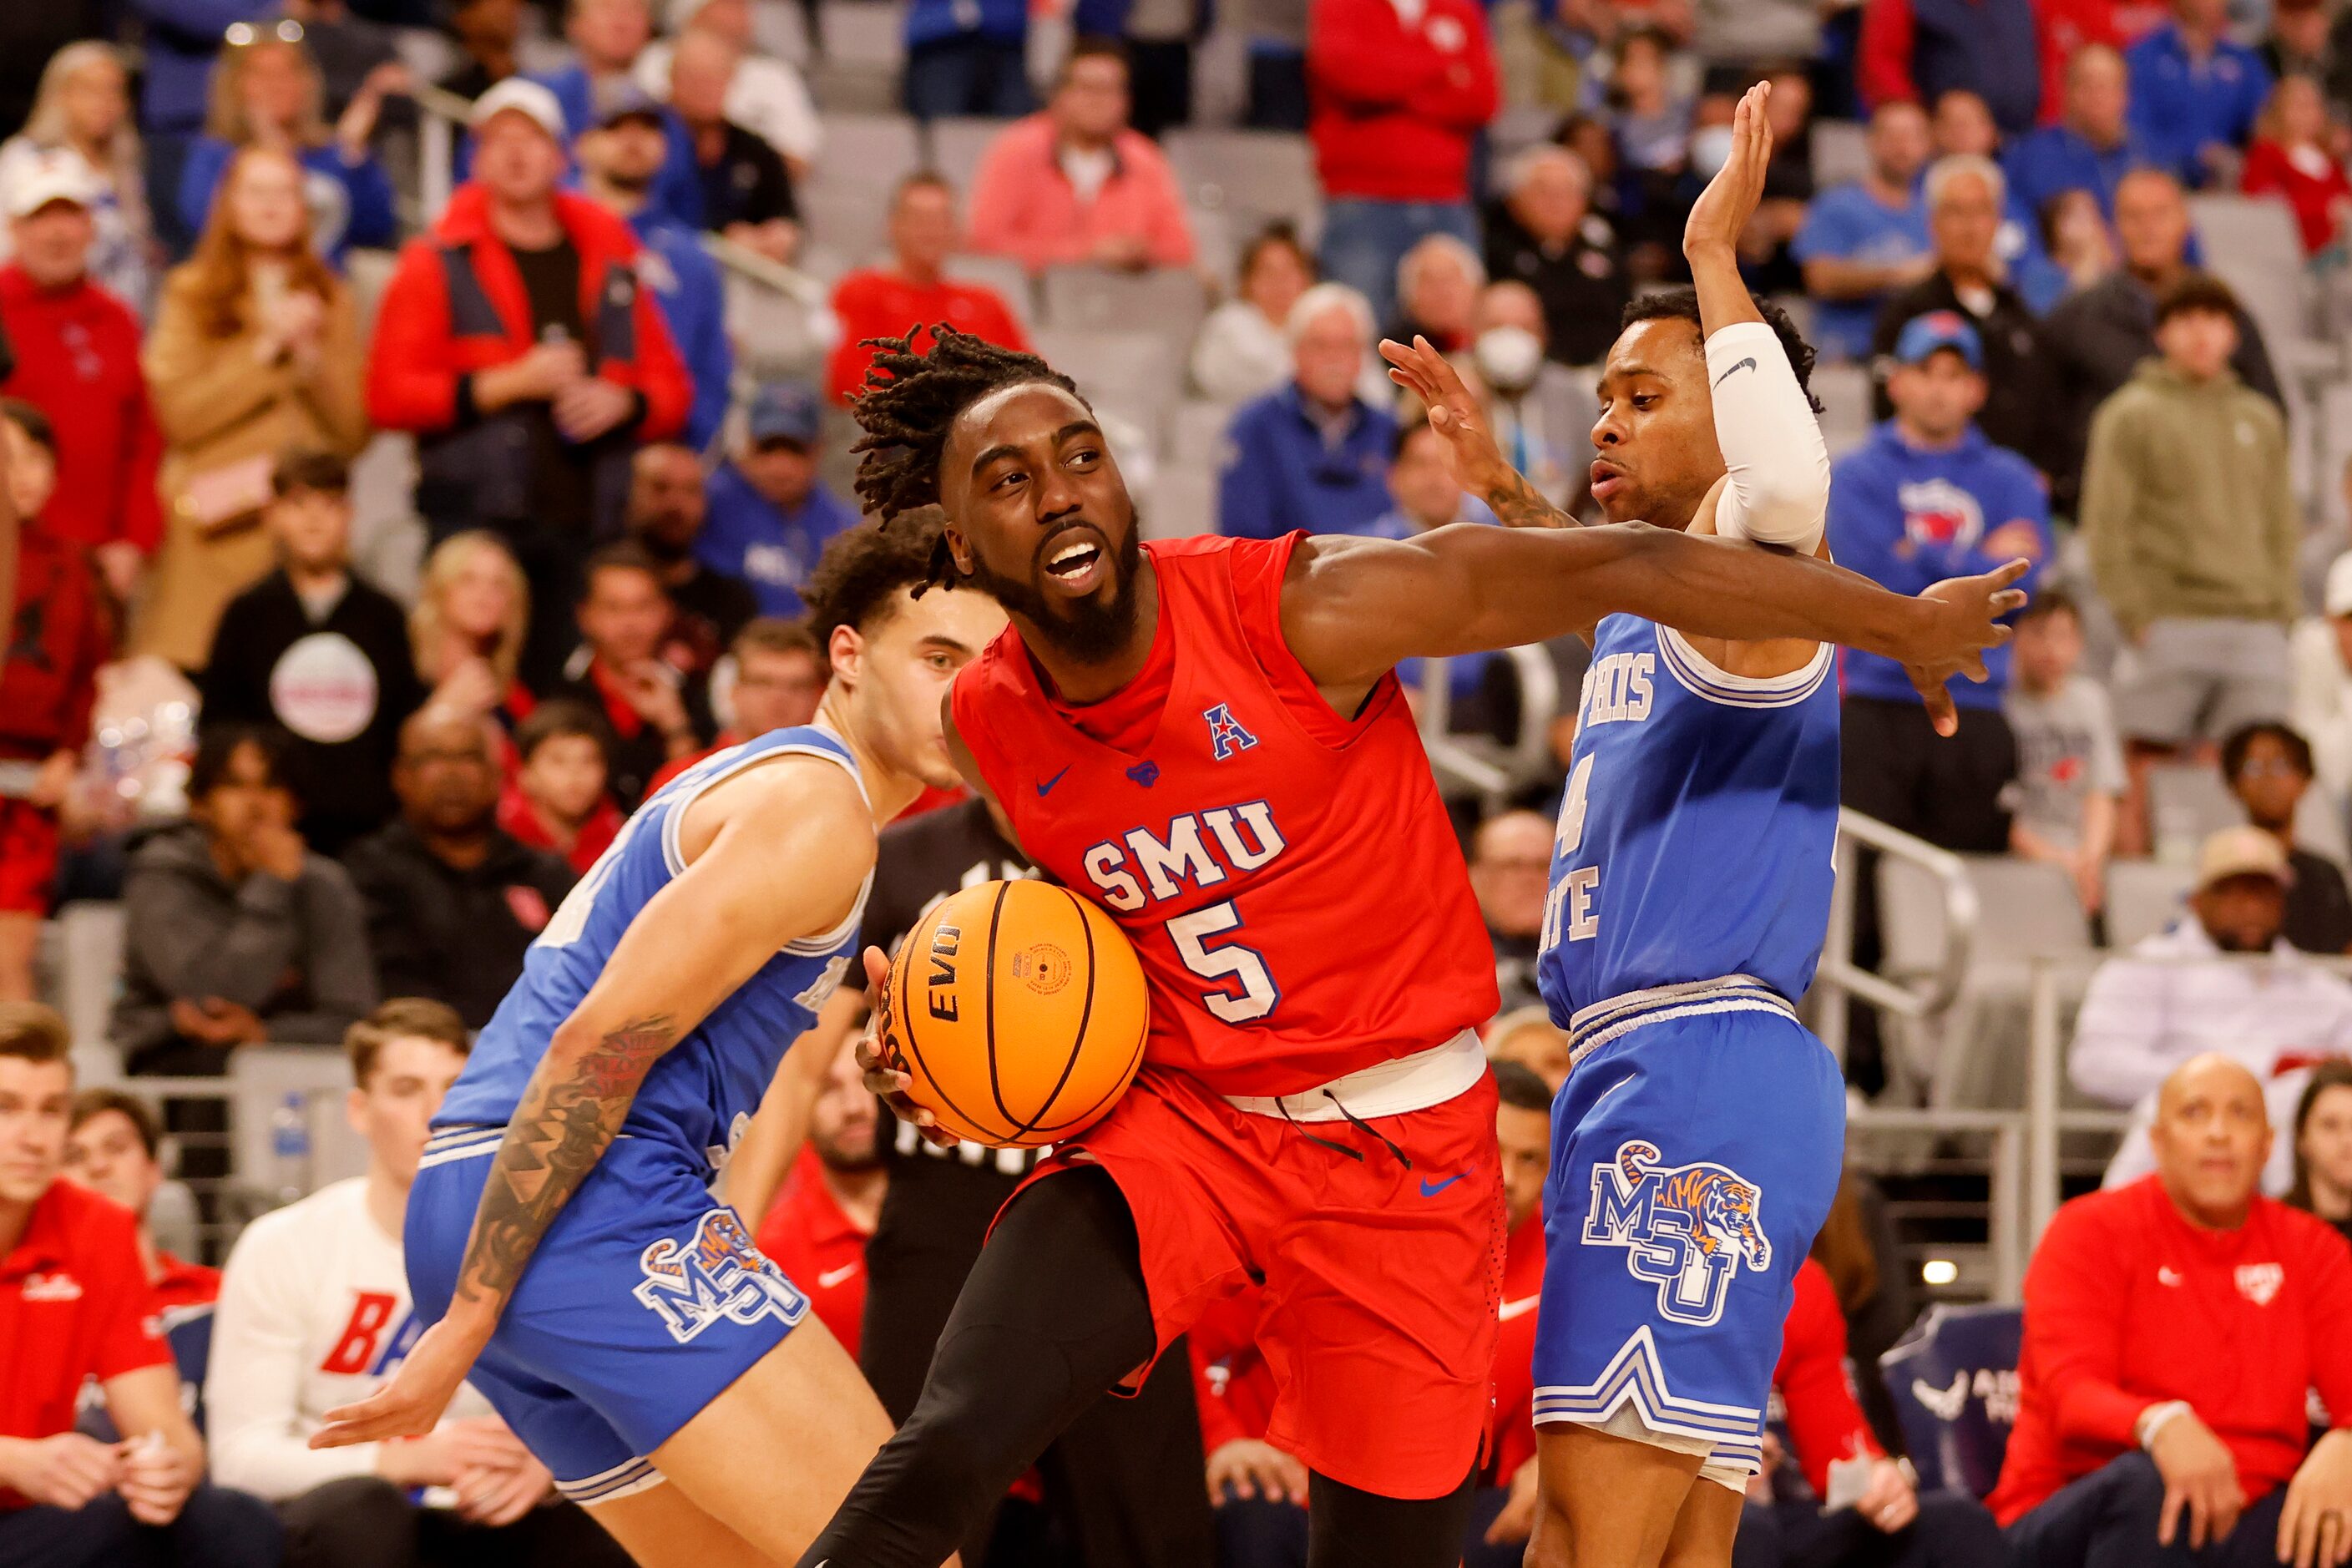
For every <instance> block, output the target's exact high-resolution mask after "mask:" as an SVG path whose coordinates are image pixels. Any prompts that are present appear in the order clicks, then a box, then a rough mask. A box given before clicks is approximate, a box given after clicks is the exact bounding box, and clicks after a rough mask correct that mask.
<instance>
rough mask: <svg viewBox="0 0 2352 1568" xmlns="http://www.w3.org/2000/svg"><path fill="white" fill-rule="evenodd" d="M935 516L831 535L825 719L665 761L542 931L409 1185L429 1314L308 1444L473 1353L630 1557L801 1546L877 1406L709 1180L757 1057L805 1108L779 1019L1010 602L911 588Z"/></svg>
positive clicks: (791, 1015)
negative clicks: (383, 1371) (697, 758)
mask: <svg viewBox="0 0 2352 1568" xmlns="http://www.w3.org/2000/svg"><path fill="white" fill-rule="evenodd" d="M936 538H937V530H936V527H934V528H933V529H932V530H930V531H925V530H922V529H919V528H917V529H888V530H885V529H878V528H870V529H858V530H856V531H852V532H851V533H848V534H845V535H844V536H842V537H841V538H840V539H838V540H836V541H835V542H834V543H833V544H832V546H831V547H830V548H828V550H827V551H826V552H825V555H824V560H823V561H822V562H821V563H819V565H818V568H817V571H816V573H815V574H814V577H813V578H812V579H811V582H810V584H809V586H808V589H807V601H808V604H809V607H810V615H811V617H812V629H814V631H815V632H816V633H817V635H818V636H819V637H822V638H824V639H825V643H826V647H827V651H828V653H829V655H830V658H831V661H832V667H833V679H832V684H831V685H830V687H829V688H828V689H827V690H826V692H825V697H824V705H823V706H822V707H821V708H820V709H819V710H818V713H817V718H816V721H815V722H814V723H813V724H810V725H807V726H804V727H802V728H797V729H789V730H776V731H770V732H769V733H767V734H765V735H762V736H761V737H759V738H758V739H756V740H753V741H750V742H745V743H744V744H742V745H740V746H735V747H731V748H730V749H728V750H726V751H723V752H719V753H718V754H716V755H715V756H712V757H710V758H709V759H707V760H706V761H704V762H702V763H698V764H696V765H695V766H694V767H692V768H690V769H688V771H687V772H686V773H682V774H680V775H679V776H678V777H677V778H676V779H675V780H673V781H671V782H670V783H669V784H667V785H665V786H664V787H663V788H661V789H660V790H658V791H656V793H655V794H654V795H652V797H651V798H649V799H648V800H647V801H646V803H645V805H643V806H641V807H640V808H639V809H638V811H637V814H636V815H635V816H633V817H632V818H630V820H629V822H628V825H627V826H625V827H624V828H623V829H622V831H621V834H620V837H617V838H615V839H614V842H613V844H612V847H610V848H608V849H607V850H606V851H605V852H604V855H603V856H602V857H601V858H599V859H598V860H597V862H596V864H595V865H594V866H593V867H591V868H589V871H588V873H587V875H586V876H584V877H583V878H582V879H581V881H580V884H579V886H578V887H577V888H575V889H573V890H572V894H571V895H570V897H568V898H567V899H565V900H564V902H563V904H562V908H560V909H559V910H556V912H555V915H554V917H553V918H552V919H551V920H550V921H548V924H547V928H546V929H545V930H544V931H541V933H540V936H539V939H538V941H537V942H534V943H533V944H532V946H531V949H530V953H529V956H528V957H527V958H526V960H525V962H524V966H523V973H522V978H521V980H520V981H519V982H518V983H517V984H516V985H515V987H514V989H513V990H512V991H511V992H509V994H508V995H507V998H506V1000H505V1001H504V1002H503V1003H501V1004H500V1005H499V1010H498V1013H497V1015H496V1016H493V1017H492V1018H491V1020H490V1022H489V1024H488V1026H486V1027H485V1028H484V1029H483V1030H482V1032H481V1036H480V1038H479V1040H478V1042H477V1044H476V1045H475V1047H474V1051H473V1055H472V1058H470V1060H469V1061H468V1062H467V1066H466V1069H465V1072H464V1073H463V1075H462V1076H460V1077H459V1079H457V1083H456V1085H455V1086H454V1087H453V1088H452V1089H450V1091H449V1093H448V1096H447V1098H446V1100H443V1102H442V1105H441V1109H440V1110H439V1112H438V1113H437V1114H436V1116H435V1117H434V1119H433V1126H434V1129H435V1132H434V1137H433V1139H432V1142H430V1143H429V1144H428V1145H427V1146H426V1149H425V1157H424V1161H423V1164H422V1168H421V1169H420V1171H419V1173H418V1175H417V1179H416V1184H415V1187H414V1188H413V1189H412V1191H411V1194H410V1197H409V1204H408V1219H407V1232H406V1250H407V1260H408V1277H409V1283H410V1286H411V1288H412V1290H413V1292H414V1295H415V1306H416V1312H417V1316H418V1317H419V1318H421V1319H424V1320H427V1321H430V1323H431V1326H430V1327H428V1328H427V1329H426V1330H425V1332H424V1334H423V1335H422V1336H421V1337H419V1339H418V1340H417V1342H416V1344H415V1348H414V1349H413V1350H412V1351H411V1352H409V1356H408V1360H407V1361H406V1362H405V1363H404V1364H403V1365H402V1367H401V1368H400V1370H399V1372H398V1373H396V1374H395V1375H394V1378H393V1379H392V1381H391V1382H389V1383H387V1384H385V1385H384V1386H383V1388H382V1389H381V1390H379V1391H378V1392H377V1393H376V1394H373V1396H371V1397H369V1398H367V1399H364V1400H362V1401H360V1402H359V1403H357V1404H354V1405H348V1406H345V1407H344V1408H342V1409H341V1410H336V1411H331V1412H329V1422H330V1425H329V1426H328V1427H327V1428H326V1429H325V1430H323V1431H321V1432H320V1434H319V1436H316V1437H314V1438H313V1439H312V1442H313V1444H314V1445H315V1446H319V1447H333V1446H339V1445H342V1444H348V1443H357V1442H365V1441H372V1440H380V1439H385V1438H393V1437H400V1436H415V1435H417V1434H420V1433H423V1432H426V1431H429V1430H431V1428H432V1426H433V1424H434V1422H435V1421H436V1419H437V1418H438V1416H439V1415H440V1414H441V1411H442V1407H443V1406H444V1405H446V1404H447V1403H448V1400H449V1398H450V1396H451V1395H452V1394H454V1393H455V1392H456V1391H457V1386H458V1384H459V1383H460V1382H461V1381H465V1380H467V1379H468V1377H469V1374H470V1381H471V1382H472V1383H473V1384H474V1386H476V1387H477V1388H478V1389H480V1390H481V1391H482V1393H483V1394H487V1395H488V1398H489V1400H490V1403H491V1404H492V1405H495V1406H497V1408H498V1410H499V1414H500V1415H503V1416H504V1417H505V1418H506V1421H507V1424H508V1426H510V1427H512V1428H513V1429H514V1431H515V1433H516V1435H517V1436H520V1437H521V1438H522V1440H523V1441H524V1443H525V1444H527V1445H528V1446H529V1447H530V1450H531V1451H532V1453H534V1454H536V1455H537V1456H538V1457H539V1458H540V1460H541V1462H542V1463H543V1464H545V1465H546V1466H547V1467H548V1468H550V1469H551V1470H552V1471H553V1472H554V1475H555V1479H556V1481H557V1483H558V1487H559V1489H561V1490H562V1492H563V1494H564V1495H565V1496H566V1497H569V1498H571V1499H572V1500H574V1501H576V1502H579V1503H581V1504H583V1506H585V1507H586V1508H587V1510H589V1512H590V1513H591V1514H592V1515H593V1517H594V1518H595V1519H596V1521H598V1522H599V1523H600V1524H602V1525H604V1527H605V1529H607V1530H608V1531H611V1532H612V1533H613V1535H614V1537H616V1538H617V1539H618V1540H619V1541H620V1542H621V1544H622V1545H623V1546H624V1547H625V1548H626V1549H627V1550H628V1552H630V1554H631V1555H632V1556H634V1557H635V1559H636V1560H637V1562H639V1563H643V1564H646V1565H647V1568H671V1565H677V1568H734V1565H737V1564H743V1565H749V1564H752V1563H789V1562H792V1561H793V1559H794V1558H795V1557H797V1556H798V1555H799V1554H800V1553H801V1552H803V1550H804V1549H805V1548H806V1547H807V1545H808V1543H809V1542H810V1541H811V1540H812V1539H814V1536H815V1534H816V1532H817V1530H818V1528H819V1527H820V1526H822V1525H823V1523H824V1521H825V1520H826V1519H827V1518H828V1517H830V1516H831V1514H832V1512H833V1510H834V1509H835V1507H836V1506H837V1505H838V1504H839V1503H840V1501H841V1500H842V1498H843V1497H844V1496H845V1495H846V1494H847V1492H848V1490H849V1488H850V1484H851V1483H852V1482H853V1481H855V1480H856V1478H857V1474H858V1472H859V1471H860V1470H861V1469H862V1468H864V1467H865V1465H866V1461H867V1460H868V1459H870V1458H873V1457H874V1453H875V1450H876V1449H877V1448H878V1447H880V1446H881V1444H882V1442H883V1440H884V1439H886V1438H887V1437H888V1436H889V1435H890V1423H889V1421H888V1419H887V1417H886V1416H885V1415H883V1412H882V1406H881V1405H880V1404H879V1403H878V1402H877V1400H876V1398H875V1396H874V1394H873V1393H872V1392H871V1391H870V1390H869V1389H867V1387H866V1383H865V1380H864V1379H863V1378H862V1377H860V1376H859V1375H858V1372H857V1368H856V1364H855V1363H853V1362H852V1361H851V1360H850V1359H849V1357H848V1356H847V1354H845V1352H843V1350H842V1348H841V1346H840V1345H839V1344H837V1343H835V1341H834V1339H833V1337H832V1336H831V1334H829V1333H828V1332H826V1331H825V1328H824V1324H823V1323H822V1322H820V1321H817V1320H815V1319H814V1318H813V1317H809V1316H808V1315H807V1311H808V1302H807V1299H806V1297H804V1296H803V1294H802V1292H801V1291H800V1290H799V1289H797V1288H796V1287H795V1286H794V1285H793V1282H792V1281H791V1280H789V1279H786V1278H785V1277H784V1276H783V1274H782V1271H780V1270H779V1269H778V1268H776V1266H775V1265H774V1264H773V1263H772V1262H770V1261H769V1260H768V1259H767V1258H764V1257H763V1256H761V1253H760V1252H759V1250H758V1248H757V1247H754V1246H753V1245H752V1242H751V1235H750V1232H749V1230H748V1228H747V1226H746V1225H745V1223H744V1221H743V1219H742V1218H741V1217H740V1215H737V1214H736V1212H735V1211H734V1210H733V1209H731V1208H730V1207H728V1206H727V1205H725V1204H723V1203H721V1202H719V1201H718V1200H717V1199H716V1198H714V1197H713V1196H712V1194H711V1187H712V1184H713V1183H714V1182H715V1181H716V1180H717V1178H718V1175H719V1170H720V1168H721V1166H722V1165H723V1164H724V1163H725V1162H726V1159H727V1157H728V1154H729V1153H730V1151H731V1150H732V1148H733V1147H734V1145H735V1144H736V1142H738V1141H739V1140H740V1138H741V1137H742V1135H743V1132H744V1131H745V1129H746V1128H747V1127H748V1126H749V1124H750V1122H751V1117H752V1114H753V1112H754V1111H755V1110H758V1109H759V1108H760V1107H761V1101H762V1099H763V1097H765V1096H767V1095H768V1091H769V1089H770V1087H771V1084H772V1083H773V1084H774V1085H775V1087H776V1097H775V1098H772V1099H770V1100H768V1103H769V1104H770V1106H771V1107H776V1106H779V1105H782V1106H784V1107H786V1108H787V1109H788V1110H796V1111H797V1116H796V1117H793V1118H791V1119H792V1120H796V1121H797V1122H798V1127H799V1128H804V1127H805V1125H806V1121H805V1117H806V1111H807V1108H808V1106H809V1104H810V1103H812V1102H813V1101H814V1098H815V1093H816V1091H817V1089H818V1087H819V1086H820V1085H821V1084H822V1082H823V1081H824V1077H825V1075H826V1072H827V1070H828V1069H829V1068H830V1067H831V1065H832V1064H831V1062H830V1061H829V1060H827V1059H825V1058H824V1053H820V1052H816V1051H802V1052H795V1053H793V1055H792V1057H791V1058H786V1057H785V1047H788V1046H790V1045H791V1044H792V1042H793V1039H794V1037H797V1036H799V1035H800V1034H801V1033H802V1032H803V1030H805V1029H807V1028H808V1027H809V1026H810V1025H811V1024H812V1023H813V1022H814V1020H815V1017H816V1015H817V1014H818V1012H819V1011H820V1010H821V1009H822V1008H823V1007H824V1003H825V1000H826V998H827V997H829V996H830V995H831V994H833V991H834V989H835V985H836V984H838V983H839V981H840V979H841V977H842V975H843V973H845V971H846V969H847V968H848V965H849V963H850V960H851V958H852V957H853V956H854V952H855V947H856V939H857V929H858V921H859V917H860V915H861V913H862V912H863V910H864V907H865V902H866V889H867V887H868V885H869V884H870V882H871V879H872V873H873V867H874V856H875V838H876V833H877V827H878V826H879V825H880V824H882V823H885V822H887V821H889V820H890V819H891V818H892V817H894V816H897V815H898V813H899V812H900V811H901V810H902V809H904V808H905V806H906V805H908V803H909V802H910V801H912V800H913V799H914V798H915V796H916V795H918V794H919V793H920V791H921V790H922V788H923V786H924V785H925V784H939V785H948V784H953V783H954V782H955V779H956V772H955V768H954V765H953V764H952V763H951V762H950V760H949V755H948V751H947V745H946V742H945V741H944V739H943V738H942V735H941V732H940V706H941V702H942V700H943V699H944V698H945V696H946V694H947V689H948V687H949V684H950V682H951V681H952V679H954V676H955V673H956V671H957V670H959V669H961V668H962V667H963V666H964V664H965V663H966V662H967V661H968V660H970V659H971V658H972V657H973V656H975V655H976V654H978V653H979V652H980V650H981V649H982V648H983V647H986V646H987V645H988V643H989V641H990V640H991V639H992V638H993V637H995V636H996V635H997V633H998V632H999V631H1001V630H1002V629H1003V626H1004V615H1003V611H1002V610H1000V609H999V608H997V606H996V605H995V603H994V602H993V601H992V600H991V599H989V598H987V597H986V596H985V595H981V594H979V593H977V592H971V591H957V592H934V593H928V594H924V595H922V596H921V597H920V598H917V597H915V596H914V595H913V593H912V592H911V590H913V589H915V588H917V587H919V586H920V585H921V584H923V582H924V581H925V577H926V574H927V573H928V570H929V561H930V556H931V552H932V548H933V545H934V542H935V541H936ZM780 1061H781V1062H782V1071H781V1072H779V1064H780ZM779 1114H782V1113H779ZM792 1136H793V1138H794V1139H795V1140H796V1139H797V1136H798V1130H797V1129H796V1130H795V1131H794V1132H793V1134H792Z"/></svg>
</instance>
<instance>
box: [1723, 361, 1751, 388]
mask: <svg viewBox="0 0 2352 1568" xmlns="http://www.w3.org/2000/svg"><path fill="white" fill-rule="evenodd" d="M1755 368H1756V362H1755V361H1754V360H1752V359H1744V360H1741V361H1740V362H1739V363H1738V364H1736V365H1733V366H1732V367H1731V368H1730V369H1729V370H1727V371H1725V372H1724V373H1723V374H1721V375H1718V376H1717V377H1716V378H1715V384H1716V385H1717V386H1721V385H1722V384H1724V383H1725V382H1727V381H1729V380H1730V379H1731V378H1732V377H1733V376H1735V375H1737V374H1739V372H1741V371H1743V370H1754V369H1755Z"/></svg>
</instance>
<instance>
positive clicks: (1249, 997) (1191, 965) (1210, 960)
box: [1168, 899, 1282, 1024]
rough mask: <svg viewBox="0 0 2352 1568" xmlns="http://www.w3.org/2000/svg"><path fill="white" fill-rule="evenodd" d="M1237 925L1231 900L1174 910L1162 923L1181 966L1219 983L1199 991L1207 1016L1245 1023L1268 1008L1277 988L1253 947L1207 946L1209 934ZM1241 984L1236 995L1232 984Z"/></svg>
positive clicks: (1278, 993) (1239, 922)
mask: <svg viewBox="0 0 2352 1568" xmlns="http://www.w3.org/2000/svg"><path fill="white" fill-rule="evenodd" d="M1241 928H1242V917H1241V912H1240V911H1239V910H1235V909H1234V901H1233V900H1231V899H1227V900H1224V901H1223V903H1217V904H1211V905H1210V906H1209V907H1208V908H1206V909H1201V910H1193V911H1192V913H1191V914H1189V915H1178V916H1176V917H1175V918H1174V919H1173V920H1171V921H1169V922H1168V936H1169V940H1171V942H1175V944H1176V956H1177V957H1179V958H1181V959H1182V960H1183V961H1184V967H1185V968H1187V969H1189V970H1191V971H1192V973H1195V974H1197V975H1199V976H1200V977H1201V978H1202V979H1203V980H1213V981H1217V982H1219V983H1220V984H1219V987H1218V989H1216V990H1214V991H1203V992H1202V993H1201V1005H1202V1006H1204V1007H1206V1008H1207V1009H1208V1010H1209V1014H1210V1016H1212V1017H1214V1018H1216V1019H1218V1020H1220V1021H1222V1022H1223V1023H1227V1024H1251V1023H1255V1022H1256V1021H1257V1020H1258V1019H1260V1018H1263V1017H1265V1016H1266V1015H1267V1014H1268V1013H1271V1012H1273V1011H1274V1005H1275V1004H1276V1002H1279V1001H1281V1000H1282V988H1281V987H1280V986H1278V985H1276V984H1275V983H1274V976H1273V975H1272V974H1269V973H1266V967H1265V959H1264V958H1263V957H1262V956H1260V955H1259V953H1258V952H1257V950H1256V949H1255V948H1250V947H1244V946H1242V945H1241V944H1240V943H1239V942H1220V943H1219V944H1217V945H1216V946H1214V947H1212V946H1210V945H1209V943H1210V939H1211V938H1213V937H1220V936H1223V935H1224V934H1225V933H1226V932H1227V931H1239V930H1241ZM1235 985H1238V986H1240V988H1241V992H1240V994H1239V995H1236V994H1234V991H1233V990H1232V987H1234V986H1235Z"/></svg>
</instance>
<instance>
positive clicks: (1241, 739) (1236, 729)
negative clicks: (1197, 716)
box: [1201, 702, 1257, 763]
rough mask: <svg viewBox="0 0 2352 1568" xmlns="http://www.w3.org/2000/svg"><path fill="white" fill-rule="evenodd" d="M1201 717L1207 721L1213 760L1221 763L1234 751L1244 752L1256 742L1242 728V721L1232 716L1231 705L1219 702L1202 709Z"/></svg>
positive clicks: (1254, 738) (1255, 739) (1252, 736)
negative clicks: (1213, 754) (1211, 706)
mask: <svg viewBox="0 0 2352 1568" xmlns="http://www.w3.org/2000/svg"><path fill="white" fill-rule="evenodd" d="M1201 717H1202V718H1203V719H1206V720H1207V721H1209V745H1210V747H1211V749H1212V750H1213V752H1215V756H1214V757H1213V759H1212V760H1213V761H1215V762H1220V763H1222V762H1223V761H1224V760H1225V759H1226V758H1227V757H1230V756H1232V755H1233V754H1234V752H1246V751H1248V750H1249V749H1250V748H1251V747H1252V746H1255V745H1256V744H1257V737H1256V736H1255V735H1253V734H1251V733H1250V732H1249V731H1247V730H1244V729H1243V728H1242V721H1240V720H1238V719H1236V718H1234V710H1233V709H1232V707H1231V706H1230V705H1228V704H1226V703H1223V702H1220V703H1218V704H1217V705H1216V706H1215V707H1214V708H1211V709H1208V710H1204V711H1203V712H1202V715H1201Z"/></svg>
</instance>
